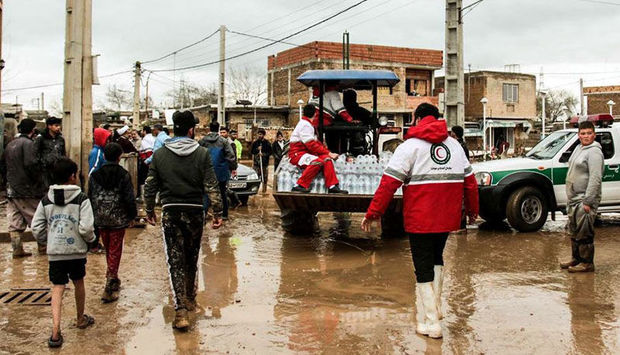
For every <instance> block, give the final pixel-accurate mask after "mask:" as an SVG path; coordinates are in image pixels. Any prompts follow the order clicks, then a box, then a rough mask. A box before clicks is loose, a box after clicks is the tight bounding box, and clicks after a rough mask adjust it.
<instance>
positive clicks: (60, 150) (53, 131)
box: [34, 117, 67, 187]
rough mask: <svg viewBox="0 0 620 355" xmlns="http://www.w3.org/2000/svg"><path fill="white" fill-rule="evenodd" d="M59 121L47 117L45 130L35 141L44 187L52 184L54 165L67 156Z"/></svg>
mask: <svg viewBox="0 0 620 355" xmlns="http://www.w3.org/2000/svg"><path fill="white" fill-rule="evenodd" d="M61 122H62V121H61V119H60V118H57V117H49V118H48V119H47V120H45V125H46V128H45V130H44V131H43V133H42V134H41V135H40V136H38V137H37V138H36V139H35V141H34V142H35V149H36V154H37V161H38V162H39V164H40V165H41V169H42V170H43V182H44V183H45V187H49V186H50V185H51V184H52V181H53V178H52V169H53V168H54V164H55V163H56V162H57V161H58V159H60V158H61V157H64V156H66V155H67V152H66V150H65V139H64V138H63V136H62V131H61V129H62V126H61Z"/></svg>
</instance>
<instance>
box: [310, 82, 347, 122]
mask: <svg viewBox="0 0 620 355" xmlns="http://www.w3.org/2000/svg"><path fill="white" fill-rule="evenodd" d="M308 103H309V104H311V105H314V107H316V114H315V115H314V119H313V120H312V124H313V125H314V127H318V126H319V118H318V117H319V92H318V89H316V88H315V89H314V90H313V93H312V98H311V99H310V100H309V102H308ZM336 116H340V117H342V119H343V120H345V121H346V122H349V123H350V122H352V121H353V117H351V115H350V114H349V113H348V112H347V109H346V108H345V107H344V104H343V103H342V99H341V98H340V94H339V93H338V91H336V90H335V89H333V90H329V91H327V92H325V93H324V94H323V125H324V126H331V125H332V123H334V118H335V117H336Z"/></svg>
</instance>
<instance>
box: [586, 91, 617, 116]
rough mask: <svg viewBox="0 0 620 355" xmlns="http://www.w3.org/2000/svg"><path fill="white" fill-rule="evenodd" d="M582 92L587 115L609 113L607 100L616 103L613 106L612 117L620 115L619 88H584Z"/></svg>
mask: <svg viewBox="0 0 620 355" xmlns="http://www.w3.org/2000/svg"><path fill="white" fill-rule="evenodd" d="M583 92H584V94H585V95H586V97H587V108H588V109H587V112H588V114H589V115H594V114H598V113H609V106H608V105H607V102H608V101H609V100H612V101H614V102H615V103H616V105H615V106H613V114H614V116H617V115H618V114H619V113H620V86H595V87H585V88H583Z"/></svg>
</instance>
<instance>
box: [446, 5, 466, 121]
mask: <svg viewBox="0 0 620 355" xmlns="http://www.w3.org/2000/svg"><path fill="white" fill-rule="evenodd" d="M462 5H463V1H462V0H446V50H445V52H446V53H445V56H446V77H445V85H444V87H445V90H446V93H445V95H446V98H445V105H446V109H445V115H444V116H445V118H446V120H447V121H448V126H450V127H451V126H455V125H459V126H464V125H465V107H464V102H463V101H464V90H465V85H464V81H465V80H464V77H463V76H464V75H463V22H462V18H461V8H462Z"/></svg>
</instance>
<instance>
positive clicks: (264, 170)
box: [253, 164, 269, 185]
mask: <svg viewBox="0 0 620 355" xmlns="http://www.w3.org/2000/svg"><path fill="white" fill-rule="evenodd" d="M253 168H254V171H255V172H256V174H257V175H258V178H259V179H260V180H261V181H262V182H263V183H265V185H266V184H267V182H268V180H269V172H268V170H267V169H269V164H266V165H263V172H264V173H265V174H264V176H263V175H262V174H261V169H260V165H258V164H254V166H253Z"/></svg>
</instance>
